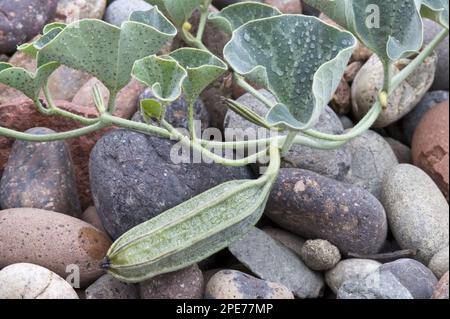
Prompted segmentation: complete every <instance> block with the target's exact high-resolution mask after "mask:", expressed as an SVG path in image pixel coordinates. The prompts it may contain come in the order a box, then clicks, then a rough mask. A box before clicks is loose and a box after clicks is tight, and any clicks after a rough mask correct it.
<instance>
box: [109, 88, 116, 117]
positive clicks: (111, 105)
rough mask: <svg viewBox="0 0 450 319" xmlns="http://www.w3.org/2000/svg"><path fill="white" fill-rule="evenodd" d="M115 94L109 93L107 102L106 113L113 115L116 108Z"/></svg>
mask: <svg viewBox="0 0 450 319" xmlns="http://www.w3.org/2000/svg"><path fill="white" fill-rule="evenodd" d="M116 98H117V92H110V94H109V101H108V113H111V114H113V113H114V111H115V108H116Z"/></svg>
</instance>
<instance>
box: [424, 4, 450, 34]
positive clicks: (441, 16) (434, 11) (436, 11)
mask: <svg viewBox="0 0 450 319" xmlns="http://www.w3.org/2000/svg"><path fill="white" fill-rule="evenodd" d="M421 1H422V7H421V14H422V16H423V17H425V18H429V19H431V20H434V21H436V22H437V23H439V24H440V25H442V26H443V27H444V28H446V29H448V15H449V10H448V0H421Z"/></svg>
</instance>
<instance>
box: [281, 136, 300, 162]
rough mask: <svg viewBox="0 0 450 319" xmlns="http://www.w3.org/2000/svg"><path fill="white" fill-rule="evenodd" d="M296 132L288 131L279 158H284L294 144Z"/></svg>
mask: <svg viewBox="0 0 450 319" xmlns="http://www.w3.org/2000/svg"><path fill="white" fill-rule="evenodd" d="M297 133H298V132H294V131H289V133H288V135H287V137H286V140H285V141H284V143H283V146H282V148H281V156H286V155H287V153H288V152H289V150H290V149H291V147H292V145H293V144H294V141H295V137H296V136H297Z"/></svg>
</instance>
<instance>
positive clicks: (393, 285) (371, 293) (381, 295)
mask: <svg viewBox="0 0 450 319" xmlns="http://www.w3.org/2000/svg"><path fill="white" fill-rule="evenodd" d="M380 268H381V267H380ZM380 268H378V269H377V270H376V271H375V272H373V273H371V274H369V275H368V276H367V277H365V278H364V279H358V280H349V281H346V282H344V283H343V284H342V286H341V287H340V288H339V291H338V294H337V298H338V299H414V298H413V296H412V295H411V293H410V292H409V291H408V289H406V287H404V286H403V285H402V284H401V283H400V281H399V280H398V279H397V277H395V276H394V275H393V274H392V273H391V272H390V271H381V270H380Z"/></svg>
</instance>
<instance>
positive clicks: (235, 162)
mask: <svg viewBox="0 0 450 319" xmlns="http://www.w3.org/2000/svg"><path fill="white" fill-rule="evenodd" d="M161 125H162V126H163V127H164V128H166V129H167V130H168V131H169V132H170V133H171V134H172V135H173V136H174V137H175V138H176V139H177V140H179V141H180V142H182V143H183V144H184V145H186V146H188V147H191V148H192V149H193V150H195V151H197V152H200V153H201V154H202V155H205V156H206V157H208V158H209V159H211V160H212V161H214V162H215V163H217V164H222V165H225V166H246V165H248V164H253V163H256V162H257V161H258V159H259V158H261V157H263V156H266V155H267V149H265V150H263V151H261V152H259V153H255V154H253V155H251V156H248V157H246V158H242V159H239V160H232V159H227V158H224V157H222V156H219V155H217V154H214V153H213V152H211V151H209V150H207V149H205V148H204V147H203V146H202V145H201V144H199V143H197V142H195V141H191V140H190V139H189V138H188V137H186V136H185V135H183V134H181V133H180V132H178V131H177V130H176V129H175V128H174V127H173V126H172V125H170V124H169V123H168V122H166V121H165V120H163V121H161Z"/></svg>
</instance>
